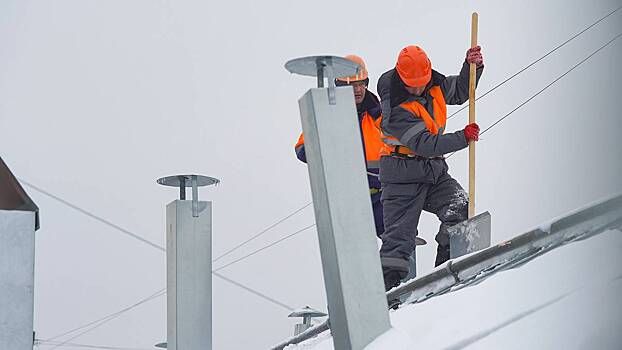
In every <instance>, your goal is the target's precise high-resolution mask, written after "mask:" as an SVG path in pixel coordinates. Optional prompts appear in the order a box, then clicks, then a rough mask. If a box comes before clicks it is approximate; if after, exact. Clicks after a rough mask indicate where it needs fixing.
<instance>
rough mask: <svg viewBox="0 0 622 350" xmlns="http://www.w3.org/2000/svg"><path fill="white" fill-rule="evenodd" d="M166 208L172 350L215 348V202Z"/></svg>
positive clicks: (175, 203) (177, 203)
mask: <svg viewBox="0 0 622 350" xmlns="http://www.w3.org/2000/svg"><path fill="white" fill-rule="evenodd" d="M197 204H198V213H199V216H198V217H193V216H192V201H185V200H176V201H173V202H171V203H170V204H168V205H167V206H166V266H167V271H166V280H167V283H166V287H167V303H166V305H167V308H166V310H167V343H168V344H167V345H168V349H169V350H211V349H212V273H211V271H212V203H211V202H204V201H199V202H198V203H197Z"/></svg>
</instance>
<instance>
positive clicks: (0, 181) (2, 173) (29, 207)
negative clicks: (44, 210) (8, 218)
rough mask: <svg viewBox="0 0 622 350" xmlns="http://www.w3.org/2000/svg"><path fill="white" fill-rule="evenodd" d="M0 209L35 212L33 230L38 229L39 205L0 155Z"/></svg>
mask: <svg viewBox="0 0 622 350" xmlns="http://www.w3.org/2000/svg"><path fill="white" fill-rule="evenodd" d="M0 210H19V211H32V212H35V230H38V229H39V207H37V205H36V204H35V202H33V201H32V199H31V198H30V197H29V196H28V194H27V193H26V191H25V190H24V188H23V187H22V186H21V185H20V183H19V181H17V178H16V177H15V176H14V175H13V173H12V172H11V170H10V169H9V167H8V166H7V165H6V163H5V162H4V160H2V157H0Z"/></svg>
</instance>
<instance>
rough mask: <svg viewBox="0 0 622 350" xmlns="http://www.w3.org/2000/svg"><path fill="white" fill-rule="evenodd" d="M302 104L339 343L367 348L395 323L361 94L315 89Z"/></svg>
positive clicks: (348, 348) (343, 347)
mask: <svg viewBox="0 0 622 350" xmlns="http://www.w3.org/2000/svg"><path fill="white" fill-rule="evenodd" d="M330 79H332V78H331V77H329V80H330ZM331 90H332V91H331ZM299 105H300V113H301V117H302V128H303V132H304V135H305V151H306V156H307V160H308V164H309V167H308V168H309V177H310V180H311V191H312V195H313V205H314V208H315V218H316V222H317V230H318V235H319V243H320V251H321V257H322V268H323V270H324V281H325V284H326V294H327V298H328V312H329V317H330V327H331V330H332V335H333V341H334V345H335V349H340V350H360V349H363V348H364V347H365V346H366V345H368V344H369V343H370V342H371V341H373V340H374V339H375V338H376V337H377V336H379V335H381V334H382V333H384V332H385V331H387V330H388V329H389V328H390V323H389V315H388V311H387V299H386V296H385V292H384V285H383V282H382V281H383V279H382V272H381V267H380V257H379V254H378V247H377V244H376V233H375V229H374V223H373V215H372V208H371V202H370V200H369V188H368V184H367V177H366V173H367V172H366V167H365V161H364V159H363V146H362V142H361V133H360V130H359V126H358V122H357V114H356V107H355V103H354V95H353V93H352V88H351V87H349V86H348V87H337V88H335V87H331V88H315V89H311V90H309V91H308V92H307V93H306V94H305V95H304V96H303V97H302V98H301V99H300V100H299Z"/></svg>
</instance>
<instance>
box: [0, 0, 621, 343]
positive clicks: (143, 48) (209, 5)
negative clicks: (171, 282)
mask: <svg viewBox="0 0 622 350" xmlns="http://www.w3.org/2000/svg"><path fill="white" fill-rule="evenodd" d="M620 5H622V1H620V0H616V1H614V0H606V1H605V0H602V1H561V0H555V1H535V0H533V1H512V2H509V1H492V0H490V1H477V2H476V1H435V2H419V1H417V2H415V1H375V2H374V1H339V2H330V1H306V2H303V1H270V2H267V1H264V2H260V1H256V2H253V1H228V2H208V1H155V0H150V1H147V0H134V1H120V0H116V1H115V0H108V1H101V0H100V1H96V0H57V1H26V0H19V1H10V0H4V1H2V2H0V48H1V49H0V154H1V156H2V157H3V159H4V160H5V161H6V162H7V164H8V165H9V166H10V167H11V169H12V171H13V172H14V173H15V174H16V175H17V176H18V177H19V178H21V179H23V180H26V181H28V182H31V183H33V184H35V185H36V186H39V187H41V188H43V189H45V190H47V191H49V192H51V193H54V194H55V195H58V196H60V197H62V198H63V199H65V200H67V201H70V202H72V203H74V204H77V205H79V206H81V207H82V208H84V209H86V210H88V211H90V212H93V213H95V214H97V215H99V216H102V217H104V218H106V219H108V220H110V221H112V222H114V223H115V224H117V225H119V226H122V227H124V228H127V229H128V230H131V231H132V232H136V233H137V234H140V235H141V236H142V237H144V238H146V239H148V240H151V241H153V242H156V243H158V244H160V245H164V244H165V243H164V238H165V231H164V220H165V216H164V213H165V212H164V208H165V205H166V204H167V203H168V202H169V201H171V200H173V199H175V197H176V195H177V193H176V191H174V190H172V189H167V188H162V187H160V186H158V185H157V184H156V183H155V179H156V178H158V177H161V176H165V175H171V174H177V173H188V172H193V173H199V174H204V175H209V176H214V177H217V178H220V179H221V180H222V184H221V185H219V186H218V187H212V188H209V189H204V190H201V197H202V198H203V199H209V200H212V201H213V202H214V205H213V208H214V209H213V210H214V212H213V214H214V248H213V249H214V256H218V255H219V254H220V253H222V252H224V251H226V250H228V249H229V248H231V247H233V246H235V245H236V244H238V243H239V242H241V241H243V240H245V239H248V238H249V237H251V236H252V235H253V234H255V233H257V232H259V231H260V230H262V229H263V228H265V227H267V226H269V225H270V224H272V223H274V222H275V221H277V220H278V219H280V218H282V217H285V216H286V215H288V214H289V213H291V212H293V211H294V210H296V209H298V208H300V207H302V206H303V205H304V204H306V203H308V202H309V201H310V200H311V195H310V188H309V182H308V174H307V169H306V166H305V165H303V164H302V163H300V162H299V161H298V160H297V159H296V158H295V155H294V150H293V146H294V143H295V142H296V139H297V137H298V134H299V132H300V117H299V113H298V104H297V99H298V98H299V97H300V96H301V95H302V94H303V93H304V92H305V91H306V90H307V89H308V88H310V87H312V86H313V85H314V83H315V82H314V80H313V79H311V78H306V77H301V76H294V75H290V74H289V73H288V72H287V71H285V69H284V68H283V64H284V63H285V62H286V61H287V60H289V59H291V58H295V57H300V56H306V55H315V54H336V55H341V56H344V55H347V54H351V53H354V54H358V55H360V56H362V57H363V58H364V59H365V60H366V62H367V65H368V70H369V73H370V77H371V84H370V88H371V90H372V91H375V85H376V81H377V78H378V77H379V76H380V74H382V73H383V72H384V71H386V70H388V69H390V68H392V67H393V65H394V64H395V59H396V57H397V53H398V52H399V50H400V49H401V48H402V47H403V46H406V45H409V44H418V45H420V46H422V47H423V48H424V49H425V50H426V51H427V53H428V55H429V56H430V58H431V60H432V64H433V66H434V68H435V69H437V70H439V71H440V72H442V73H445V74H456V73H457V72H458V70H459V69H460V66H461V63H462V61H463V60H464V55H465V51H466V49H467V48H468V46H469V42H470V33H469V30H470V14H471V12H472V11H478V12H479V14H480V23H479V26H480V28H479V41H480V44H481V46H482V48H483V53H484V59H485V64H486V68H485V71H484V75H483V77H482V80H481V82H480V86H479V88H478V91H479V92H480V93H481V92H483V91H486V90H488V89H489V88H491V87H493V86H494V85H495V84H497V83H498V82H500V81H502V80H503V79H505V78H506V77H508V76H509V75H511V74H513V73H514V72H516V71H518V70H519V69H521V68H522V67H524V66H525V65H527V64H529V63H530V62H532V61H534V60H535V59H537V58H538V57H540V56H542V55H543V54H544V53H546V52H547V51H548V50H550V49H552V48H553V47H555V46H556V45H558V44H560V43H562V42H563V41H564V40H566V39H567V38H569V37H571V36H572V35H574V34H576V33H578V32H579V31H580V30H582V29H583V28H585V27H586V26H588V25H589V24H591V23H593V22H594V21H595V20H596V19H598V18H600V17H602V16H604V15H605V14H607V13H608V12H610V11H612V10H614V9H615V8H617V7H618V6H620ZM621 24H622V11H618V12H617V13H616V14H614V15H612V16H611V17H609V18H608V19H607V20H605V21H603V22H602V23H601V24H599V25H598V26H596V27H594V28H592V29H591V30H590V31H588V32H586V33H585V34H583V35H582V36H580V37H579V38H577V39H576V40H574V41H573V42H571V43H569V44H568V45H566V46H565V47H563V48H562V49H560V50H559V51H557V52H555V53H554V54H553V55H551V56H549V57H547V58H546V59H544V60H543V61H541V62H540V63H538V64H537V65H536V66H534V67H532V68H531V69H529V70H528V71H526V72H524V73H523V74H521V75H519V76H518V77H516V78H515V79H513V80H512V81H510V82H509V83H507V84H505V85H504V86H502V87H501V88H499V89H498V90H496V91H495V92H493V93H491V94H490V95H489V96H486V97H485V98H483V99H482V100H480V102H478V105H477V112H478V114H477V115H478V122H479V123H480V125H481V126H482V127H483V128H485V127H487V126H489V125H490V124H492V123H493V122H494V121H495V120H497V119H498V118H500V117H501V116H503V115H504V114H506V113H508V112H509V111H511V110H512V109H513V108H515V107H516V106H518V105H519V104H520V103H521V102H523V101H524V100H526V99H527V98H529V97H530V96H532V95H533V94H534V93H536V92H537V91H538V90H540V89H541V88H543V87H544V86H546V85H547V84H548V83H550V82H551V81H552V80H554V79H555V78H557V77H558V76H560V75H561V74H563V73H564V72H565V71H566V70H568V69H569V68H571V67H572V66H573V65H574V64H576V63H578V62H579V61H581V60H582V59H584V58H585V57H587V56H588V55H589V54H590V53H591V52H593V51H594V50H596V49H597V48H598V47H600V46H601V45H603V44H604V43H606V42H607V41H609V40H610V39H612V38H613V37H614V36H615V35H617V34H619V33H620V32H621V31H622V29H621V28H622V25H621ZM621 40H622V39H618V40H616V41H615V42H613V43H612V44H611V45H609V46H608V47H607V48H605V49H603V50H602V51H601V52H599V53H598V54H596V55H594V56H593V57H592V58H591V59H590V60H589V61H587V62H586V63H585V64H583V65H581V66H580V67H579V68H577V69H576V70H574V71H573V72H571V73H570V74H568V75H567V76H566V77H564V78H563V79H562V80H560V81H559V82H558V83H556V84H555V85H553V86H552V87H551V88H550V89H548V90H546V91H545V92H544V93H543V94H541V95H539V96H538V97H536V98H535V99H534V100H532V101H531V102H529V103H528V104H527V105H525V106H524V107H523V108H521V109H520V110H518V111H517V112H515V113H514V114H513V115H512V116H511V117H509V118H508V119H506V120H504V121H503V122H501V123H500V124H499V125H497V126H496V127H495V128H493V129H492V130H491V131H490V132H489V133H487V134H485V135H484V136H483V137H482V140H481V141H480V142H479V147H478V152H479V153H478V193H477V199H478V201H477V211H483V210H489V211H490V212H491V213H492V215H493V233H492V234H493V236H492V239H493V243H496V242H499V241H502V240H505V239H508V238H511V237H513V236H516V235H518V234H520V233H523V232H524V231H526V230H528V229H529V228H531V227H534V226H537V225H538V224H540V223H542V222H544V221H547V220H548V219H550V218H552V217H555V216H558V215H561V214H563V213H565V212H567V211H569V210H573V209H575V208H576V207H578V206H581V205H584V204H585V203H587V202H590V201H594V200H597V199H600V198H603V197H606V196H609V195H611V194H613V193H619V192H621V191H622V181H620V173H621V172H622V160H621V157H620V150H622V147H621V146H622V140H621V139H620V137H619V135H620V131H621V130H622V118H621V117H620V113H619V110H618V107H619V99H620V96H621V95H622V94H621V91H622V89H621V88H622V85H621V84H622V83H621V81H622V79H621V78H622V70H621V68H620V66H619V64H620V62H622V43H621V42H620V41H621ZM456 109H457V107H451V108H449V112H450V113H451V112H453V111H455V110H456ZM466 120H467V113H466V111H464V112H462V113H460V114H459V115H457V116H456V117H455V118H452V119H451V120H450V121H449V122H448V130H450V131H453V130H457V129H461V128H463V127H464V125H465V124H466ZM449 165H450V173H451V174H453V175H454V176H455V177H456V178H457V179H458V180H459V181H460V182H461V183H462V184H463V185H466V175H467V157H466V152H460V153H457V154H456V155H455V156H453V157H452V158H451V159H450V160H449ZM26 190H27V191H28V192H29V194H30V195H31V196H32V197H33V199H34V200H35V202H36V203H37V204H38V205H39V207H40V210H41V229H40V230H39V231H38V233H37V246H36V253H37V255H36V279H35V329H36V331H37V336H38V338H44V339H45V338H48V337H51V336H54V335H57V334H60V333H63V332H64V331H67V330H69V329H72V328H74V327H76V326H79V325H82V324H85V323H88V322H90V321H93V320H95V319H97V318H99V317H102V316H105V315H107V314H109V313H112V312H115V311H118V310H120V309H122V308H123V307H126V306H129V305H131V304H133V303H134V302H136V301H138V300H140V299H141V298H144V297H146V296H148V295H150V294H152V293H153V292H155V291H156V290H158V289H160V288H163V287H164V286H165V279H166V275H165V255H164V254H163V253H162V252H160V251H158V250H156V249H153V248H152V247H150V246H148V245H145V244H143V243H141V242H139V241H136V240H134V239H132V238H130V237H128V236H127V235H123V234H122V233H120V232H118V231H116V230H114V229H112V228H110V227H109V226H106V225H103V224H101V223H99V222H96V221H94V220H93V219H91V218H89V217H86V216H84V215H82V214H80V213H78V212H76V211H75V210H73V209H71V208H69V207H67V206H64V205H62V204H60V203H59V202H57V201H55V200H53V199H50V198H49V197H46V196H44V195H42V194H40V193H38V192H37V191H35V190H34V189H32V188H29V187H26ZM313 221H314V219H313V211H312V208H311V207H308V208H306V209H305V210H303V211H302V212H301V213H300V214H299V215H297V216H295V217H293V218H292V219H291V220H288V221H286V222H285V223H284V224H282V225H279V226H278V227H277V228H275V229H274V230H272V231H269V232H268V233H266V234H265V235H262V236H261V238H259V239H257V240H256V241H254V242H253V243H252V244H249V245H248V246H245V247H244V248H243V249H240V250H239V251H237V252H236V253H235V254H232V255H231V256H229V257H227V258H226V259H222V260H221V261H219V262H218V264H216V265H215V267H218V266H220V265H221V264H224V263H226V262H229V261H232V260H234V259H235V258H237V257H239V256H242V255H244V254H246V253H249V252H251V251H252V250H254V249H257V248H260V247H263V246H265V245H267V244H269V243H271V242H273V241H275V240H277V239H279V238H282V237H284V236H286V235H287V234H290V233H292V232H294V231H296V230H298V229H300V228H302V227H304V226H306V225H309V224H311V223H313ZM437 227H438V222H437V220H436V218H434V217H432V216H430V215H424V216H423V219H422V221H421V223H420V227H419V228H420V233H421V235H422V236H423V237H424V238H425V239H427V240H428V241H429V242H433V237H434V235H435V234H436V231H437ZM435 249H436V246H435V244H429V245H427V246H425V247H423V248H421V249H420V250H419V262H418V266H419V271H420V273H425V272H427V271H429V270H431V268H432V265H433V259H434V252H435ZM321 271H322V270H321V266H320V259H319V251H318V244H317V238H316V233H315V231H314V230H312V229H311V230H307V231H305V232H302V233H300V234H298V235H296V236H295V237H293V238H291V239H289V240H287V241H285V242H283V243H281V244H279V245H277V246H274V247H272V248H270V249H269V250H266V251H264V252H261V253H259V254H257V255H254V256H252V257H250V258H248V259H246V260H244V261H241V262H239V263H237V264H235V265H233V266H231V267H228V268H227V269H223V270H222V271H221V273H222V274H223V275H226V276H228V277H230V278H232V279H234V280H236V281H239V282H241V283H244V284H245V285H248V286H249V287H251V288H253V289H256V290H258V291H260V292H262V293H265V294H267V295H269V296H270V297H272V298H274V299H277V300H279V301H281V302H283V303H285V304H287V305H290V306H292V307H299V306H304V305H310V306H312V307H315V308H318V309H322V310H325V308H326V306H325V305H326V302H325V294H324V284H323V281H322V276H321ZM287 314H288V311H287V310H286V309H284V308H280V307H278V306H276V305H274V304H271V303H269V302H267V301H265V300H263V299H260V298H258V297H256V296H254V295H252V294H249V293H248V292H246V291H244V290H242V289H240V288H238V287H236V286H233V285H231V284H228V283H227V282H224V281H222V280H220V279H218V278H214V348H215V349H262V348H266V347H268V346H270V345H272V344H275V343H277V342H279V341H281V340H282V339H284V338H286V337H288V336H290V335H291V334H292V332H293V322H292V321H291V320H288V319H287ZM430 317H433V315H431V316H430ZM165 328H166V322H165V298H164V297H160V298H158V299H155V300H153V301H151V302H149V303H146V304H144V305H141V306H140V307H138V308H136V309H135V310H133V311H131V312H128V313H126V314H124V315H123V316H122V317H119V318H118V319H115V320H114V321H111V322H110V323H107V324H106V325H104V326H102V327H100V328H97V329H96V330H94V331H92V332H89V333H87V334H85V335H83V336H81V337H79V338H77V339H76V340H75V341H74V342H79V343H88V344H100V345H115V346H133V347H146V348H149V347H151V346H152V345H153V344H155V343H157V342H160V341H164V340H165V335H166V331H165ZM41 348H42V349H48V348H49V346H43V345H42V346H41ZM59 349H62V347H61V348H59Z"/></svg>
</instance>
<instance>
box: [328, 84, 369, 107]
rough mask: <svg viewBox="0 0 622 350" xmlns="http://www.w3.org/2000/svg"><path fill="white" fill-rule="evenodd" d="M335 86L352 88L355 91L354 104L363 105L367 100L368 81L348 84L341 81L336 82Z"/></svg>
mask: <svg viewBox="0 0 622 350" xmlns="http://www.w3.org/2000/svg"><path fill="white" fill-rule="evenodd" d="M335 84H336V85H337V86H346V85H350V86H352V89H353V90H354V102H356V104H357V105H359V104H361V103H363V100H364V99H365V92H366V91H367V81H366V80H359V81H352V82H350V83H346V82H345V81H341V80H336V81H335Z"/></svg>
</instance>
